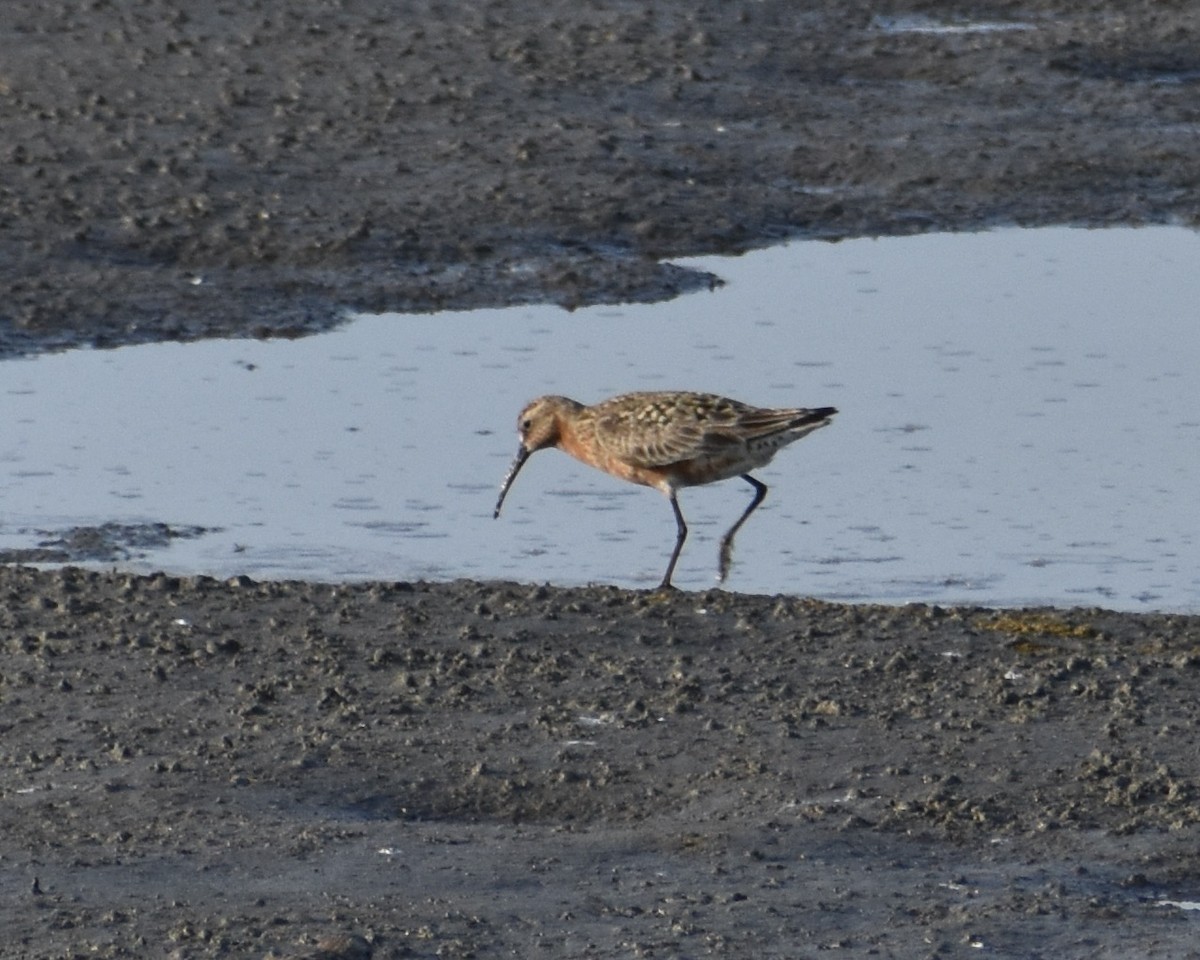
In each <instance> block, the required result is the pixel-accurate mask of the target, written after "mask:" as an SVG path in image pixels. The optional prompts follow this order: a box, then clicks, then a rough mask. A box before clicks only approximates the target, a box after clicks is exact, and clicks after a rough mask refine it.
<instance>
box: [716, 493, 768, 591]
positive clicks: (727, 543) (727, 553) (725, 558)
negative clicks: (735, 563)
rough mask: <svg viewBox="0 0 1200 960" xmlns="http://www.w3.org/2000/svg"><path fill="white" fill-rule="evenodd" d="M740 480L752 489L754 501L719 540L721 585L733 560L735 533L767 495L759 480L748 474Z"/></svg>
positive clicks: (718, 563)
mask: <svg viewBox="0 0 1200 960" xmlns="http://www.w3.org/2000/svg"><path fill="white" fill-rule="evenodd" d="M742 479H743V480H745V481H746V482H747V483H748V484H750V486H752V487H753V488H754V499H753V500H751V501H750V506H748V507H747V508H746V512H745V513H743V514H742V515H741V516H740V517H738V520H737V523H735V524H734V525H733V526H732V527H730V528H729V532H728V533H726V534H725V536H723V537H722V538H721V554H720V559H719V560H718V561H717V579H718V580H719V581H721V582H722V583H724V582H725V578H726V577H727V576H729V564H730V561H731V560H732V558H733V538H734V537H735V536H736V535H737V532H738V531H739V530H741V529H742V524H743V523H745V522H746V520H747V519H749V517H750V514H752V513H753V512H754V511H755V510H757V509H758V505H759V504H760V503H762V502H763V497H765V496H766V495H767V485H766V484H765V483H763V482H762V481H760V480H755V479H754V478H753V477H752V476H750V474H748V473H743V474H742Z"/></svg>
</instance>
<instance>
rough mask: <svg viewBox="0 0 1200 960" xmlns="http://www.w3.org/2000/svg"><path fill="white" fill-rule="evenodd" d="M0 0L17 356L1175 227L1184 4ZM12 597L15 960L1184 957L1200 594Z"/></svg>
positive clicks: (7, 747)
mask: <svg viewBox="0 0 1200 960" xmlns="http://www.w3.org/2000/svg"><path fill="white" fill-rule="evenodd" d="M4 11H5V12H4V18H5V24H4V29H3V30H0V120H2V122H3V129H4V138H3V143H0V171H2V173H3V176H2V177H0V226H2V229H0V283H2V284H3V289H4V290H5V297H4V298H3V300H2V302H0V356H9V357H11V356H16V355H19V354H22V353H30V352H36V351H43V350H48V349H58V348H64V347H73V346H80V345H85V344H96V345H116V344H122V343H133V342H141V341H147V340H159V339H189V338H195V337H203V336H213V335H245V336H296V335H302V334H304V333H308V332H313V331H315V330H320V329H324V328H327V327H328V326H329V325H330V324H332V323H335V322H336V321H337V319H338V317H339V316H340V311H342V310H343V309H345V308H347V307H349V308H357V309H371V310H383V309H418V310H433V309H437V308H439V307H446V306H458V307H462V306H470V305H497V304H506V303H517V302H525V301H545V300H549V301H552V302H557V303H561V304H563V305H565V306H571V305H575V304H581V303H587V302H593V301H597V300H608V299H630V298H657V297H661V296H664V295H667V294H669V293H671V292H674V291H679V290H683V289H688V288H690V287H694V286H697V285H704V284H708V283H711V282H712V278H710V277H705V276H696V275H692V274H688V273H686V272H685V271H682V270H679V269H677V268H674V267H671V266H669V265H663V264H661V263H660V260H661V259H662V258H667V257H671V256H682V255H688V254H697V253H708V252H736V251H740V250H744V249H748V248H751V247H754V246H758V245H762V244H765V243H768V242H771V241H772V240H775V239H778V238H782V237H787V236H810V237H823V238H831V239H833V238H839V237H848V236H857V235H864V234H875V233H896V232H912V231H922V230H932V229H970V228H979V227H984V226H988V225H993V224H1001V223H1021V224H1046V223H1064V222H1069V223H1079V224H1106V223H1143V222H1145V223H1149V222H1166V221H1172V222H1180V223H1184V224H1192V225H1195V224H1197V222H1200V190H1197V184H1198V183H1200V176H1198V174H1200V149H1198V136H1200V105H1198V104H1200V100H1197V92H1198V90H1200V54H1198V53H1197V51H1198V50H1200V7H1197V5H1196V4H1194V3H1192V2H1185V0H1176V2H1169V0H1168V2H1155V3H1123V2H1122V3H1118V2H1115V0H1113V2H1078V3H1077V2H1072V3H1066V2H1039V0H1030V2H1005V0H996V2H992V3H987V4H983V5H966V4H955V3H933V2H924V3H923V2H913V3H909V4H906V5H901V4H898V3H890V2H876V3H872V4H869V5H868V4H865V3H859V2H855V0H849V2H839V3H829V4H827V5H825V7H824V8H820V7H814V6H813V5H799V4H794V3H784V2H756V3H740V2H735V3H727V2H716V0H711V2H709V0H699V2H693V3H688V4H682V3H674V2H669V3H652V4H646V3H638V4H634V3H624V2H617V3H596V4H578V3H565V2H557V0H547V2H542V3H538V4H525V3H514V2H511V0H508V2H506V0H499V2H494V3H479V4H450V3H422V2H416V3H404V4H396V3H390V2H383V0H344V2H337V3H330V2H326V0H295V2H291V3H286V4H280V3H268V2H265V0H247V2H243V3H237V4H223V5H205V4H188V5H184V4H174V3H167V2H163V0H148V2H143V3H137V4H134V3H121V2H105V0H97V2H93V3H84V4H80V3H72V4H53V3H32V2H28V0H12V2H9V3H7V4H6V5H5V7H4ZM186 533H187V532H186V531H185V532H184V534H181V533H180V532H179V531H172V530H170V529H169V528H166V527H162V529H159V525H153V524H151V525H149V526H148V527H147V529H146V530H145V531H143V530H128V529H124V528H117V527H112V528H110V527H104V526H102V527H97V528H89V529H88V530H85V531H75V532H72V531H66V532H48V533H47V535H46V538H45V542H44V543H43V544H42V546H41V547H40V548H39V549H44V550H46V551H47V553H46V554H44V555H40V554H39V555H38V556H24V557H21V558H11V557H10V558H8V559H10V560H11V559H24V560H33V559H36V560H44V561H51V562H57V561H61V560H63V559H70V558H75V557H92V558H97V557H103V558H105V559H107V560H108V561H110V562H115V563H120V562H121V560H122V559H123V558H127V557H129V556H133V555H135V554H136V552H137V551H138V550H140V549H142V548H143V547H145V546H146V541H145V540H144V536H143V535H144V534H149V535H152V537H153V536H158V537H159V538H160V539H161V538H167V539H169V538H170V537H171V536H174V535H186ZM105 551H108V552H105ZM0 593H2V594H3V604H2V606H0V622H2V628H0V930H3V931H4V936H3V943H2V944H0V955H2V956H4V957H6V958H7V957H14V958H16V957H20V958H43V957H55V958H58V957H62V958H67V957H71V958H73V957H147V956H169V957H175V958H192V957H265V956H276V957H282V956H288V955H294V956H310V957H315V956H322V957H342V958H351V957H354V958H357V957H367V956H374V957H451V958H453V957H461V958H467V957H492V956H495V957H499V956H520V957H539V956H545V957H564V956H570V957H614V958H615V957H622V958H625V957H701V956H713V957H717V956H720V957H750V956H752V957H756V958H767V957H780V958H783V957H786V958H795V957H809V956H812V957H815V956H830V955H834V956H877V957H940V956H963V955H971V956H977V955H989V956H1013V957H1055V958H1074V957H1079V958H1083V957H1088V958H1092V957H1114V958H1116V957H1121V958H1125V957H1128V956H1132V955H1137V956H1141V957H1184V956H1191V955H1194V952H1195V947H1194V944H1195V942H1196V935H1197V929H1198V927H1197V924H1200V914H1198V913H1197V912H1195V911H1194V910H1192V909H1190V908H1189V907H1190V906H1191V905H1193V904H1195V902H1196V901H1200V867H1198V866H1197V864H1200V827H1198V826H1197V823H1198V821H1200V754H1198V752H1197V750H1196V730H1197V711H1198V710H1200V707H1198V706H1197V704H1200V696H1198V694H1200V623H1198V621H1197V619H1196V618H1187V617H1180V616H1165V615H1163V616H1129V615H1117V614H1112V613H1106V612H1104V611H1099V610H1076V611H1057V612H1056V611H1023V612H1003V611H987V610H940V609H937V608H927V607H906V608H899V609H889V608H871V607H846V606H836V605H828V604H822V603H819V602H815V601H807V600H803V599H796V598H768V597H742V596H737V595H731V594H726V593H716V592H714V593H708V594H675V595H672V596H670V597H665V598H664V597H655V596H649V595H644V594H638V593H630V592H622V591H617V590H612V589H606V588H593V589H586V590H555V589H552V588H548V587H529V586H516V585H510V584H475V583H452V584H441V585H426V584H367V585H362V586H341V587H330V586H324V585H317V584H304V583H280V584H255V583H251V582H248V581H234V582H229V583H224V582H216V581H212V580H206V579H202V578H193V579H178V578H169V577H162V576H156V577H135V576H130V575H126V574H123V573H120V572H114V573H107V574H101V573H84V572H81V571H78V570H73V569H67V570H62V571H50V572H38V571H36V570H33V569H30V568H28V567H18V566H5V567H0Z"/></svg>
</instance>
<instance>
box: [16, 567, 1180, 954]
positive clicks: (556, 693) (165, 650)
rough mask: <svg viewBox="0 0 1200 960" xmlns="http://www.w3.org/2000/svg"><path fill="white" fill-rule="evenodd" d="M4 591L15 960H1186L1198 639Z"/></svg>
mask: <svg viewBox="0 0 1200 960" xmlns="http://www.w3.org/2000/svg"><path fill="white" fill-rule="evenodd" d="M0 592H2V593H3V599H4V613H3V618H4V634H5V646H4V649H3V657H4V664H5V674H4V676H5V688H4V697H5V702H4V711H5V712H4V717H5V722H4V725H5V730H4V738H3V758H2V759H3V765H4V769H5V771H6V773H5V784H4V794H3V823H4V828H5V829H4V830H3V832H2V836H3V841H2V846H0V855H2V856H3V858H4V862H5V864H6V868H5V871H4V880H3V885H4V897H3V902H4V904H5V907H4V925H5V929H6V931H7V943H8V946H7V947H6V952H7V955H10V956H30V957H34V956H38V957H48V956H76V955H80V956H82V955H87V954H90V955H99V956H137V955H145V951H147V950H150V949H153V950H154V952H155V953H156V954H157V955H163V954H164V953H169V954H170V955H172V956H180V957H191V956H255V955H261V954H265V953H266V952H267V951H269V950H277V951H279V952H287V951H288V950H292V949H301V950H303V949H305V948H304V947H303V946H302V945H303V944H306V943H307V944H313V943H315V941H316V939H317V938H318V937H321V936H331V935H334V934H343V935H347V936H358V937H362V938H363V939H364V940H365V941H366V943H367V944H368V945H369V946H370V947H371V948H372V949H373V950H374V951H375V955H377V956H388V957H390V956H397V957H400V956H430V957H432V956H464V957H465V956H510V955H522V956H530V955H545V956H605V957H606V956H629V955H642V956H650V955H669V956H710V955H711V956H730V955H733V956H749V955H752V954H756V955H766V956H779V957H784V956H811V955H816V954H818V953H822V954H823V953H825V952H827V951H831V950H832V951H835V952H837V951H842V952H844V953H845V954H847V955H852V956H865V955H868V954H869V955H873V956H896V957H901V956H941V955H958V954H960V953H961V952H963V951H965V950H966V949H968V948H970V947H971V946H972V945H978V946H982V947H983V948H985V949H987V950H988V951H989V952H991V953H993V954H994V955H998V956H1023V957H1025V956H1051V955H1057V956H1079V957H1083V956H1119V955H1129V953H1128V951H1130V950H1134V949H1136V953H1137V955H1139V956H1159V957H1171V956H1183V955H1185V953H1186V952H1187V951H1188V950H1190V949H1191V945H1192V944H1194V942H1195V923H1196V918H1195V916H1194V914H1191V913H1189V911H1188V910H1187V909H1186V906H1184V907H1181V906H1180V905H1179V904H1184V905H1186V904H1188V903H1189V902H1190V901H1193V900H1195V899H1200V871H1198V870H1197V863H1200V859H1198V854H1200V826H1198V825H1200V771H1198V769H1197V766H1198V763H1197V758H1196V751H1195V743H1194V737H1193V736H1192V732H1193V731H1194V730H1195V727H1196V722H1197V713H1198V711H1200V707H1198V706H1197V704H1200V618H1195V617H1177V616H1133V615H1117V614H1112V613H1108V612H1105V611H1102V610H1088V609H1077V610H1072V611H1034V610H1028V611H1022V612H1003V611H994V610H985V609H958V610H944V609H939V608H937V607H924V606H910V607H903V608H891V607H866V606H842V605H834V604H825V603H821V602H817V601H812V600H804V599H797V598H783V597H774V598H772V597H750V596H737V595H734V594H730V593H725V592H719V591H712V592H710V593H683V592H679V593H674V594H671V595H669V596H665V597H664V596H661V595H654V594H646V593H634V592H629V591H622V590H617V589H615V588H589V589H579V590H553V589H548V588H545V587H530V586H523V585H515V584H474V583H469V582H459V583H452V584H439V585H429V584H406V583H396V584H364V585H358V586H328V585H320V584H308V583H296V582H293V583H266V584H256V583H253V582H251V581H245V580H242V581H231V582H218V581H215V580H211V579H206V578H183V579H179V578H171V577H165V576H157V577H147V578H141V577H134V576H131V575H126V574H120V573H115V574H99V573H92V572H82V571H78V570H72V569H66V570H63V571H53V572H47V573H33V572H31V571H29V570H18V569H6V570H4V571H3V572H0ZM35 883H36V889H35V886H34V885H35ZM14 951H15V952H14ZM347 955H353V954H347Z"/></svg>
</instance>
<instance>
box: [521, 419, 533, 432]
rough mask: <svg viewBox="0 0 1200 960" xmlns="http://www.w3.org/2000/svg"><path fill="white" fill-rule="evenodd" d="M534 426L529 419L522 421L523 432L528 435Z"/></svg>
mask: <svg viewBox="0 0 1200 960" xmlns="http://www.w3.org/2000/svg"><path fill="white" fill-rule="evenodd" d="M532 426H533V421H532V420H530V419H529V418H526V419H524V420H522V421H521V432H522V433H527V432H528V431H529V428H530V427H532Z"/></svg>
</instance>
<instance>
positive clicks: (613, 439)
mask: <svg viewBox="0 0 1200 960" xmlns="http://www.w3.org/2000/svg"><path fill="white" fill-rule="evenodd" d="M753 409H754V408H752V407H746V406H745V405H744V404H740V403H738V402H737V401H734V400H728V399H726V398H724V397H718V396H713V395H711V394H701V393H633V394H625V395H624V396H620V397H614V398H613V399H612V400H608V401H605V402H604V403H603V404H600V405H599V406H598V407H597V408H596V419H595V429H596V440H597V442H598V443H599V444H600V445H601V446H602V447H603V448H604V449H605V450H607V451H608V452H609V453H611V454H613V455H615V456H617V457H619V458H620V459H621V460H623V461H625V462H626V463H629V464H632V465H634V466H638V467H662V466H666V465H668V464H672V463H680V462H682V461H686V460H693V459H695V458H696V457H707V456H712V455H714V454H718V453H723V452H725V451H728V450H729V448H730V447H733V446H738V445H740V444H742V443H743V442H744V439H743V437H742V436H740V434H739V432H738V422H739V418H740V417H741V416H742V414H743V413H744V412H746V411H751V410H753Z"/></svg>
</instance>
